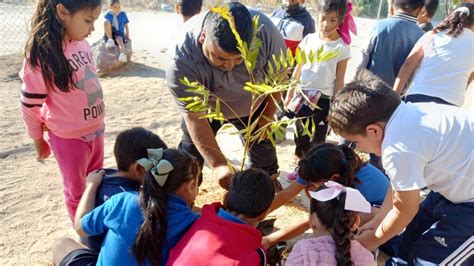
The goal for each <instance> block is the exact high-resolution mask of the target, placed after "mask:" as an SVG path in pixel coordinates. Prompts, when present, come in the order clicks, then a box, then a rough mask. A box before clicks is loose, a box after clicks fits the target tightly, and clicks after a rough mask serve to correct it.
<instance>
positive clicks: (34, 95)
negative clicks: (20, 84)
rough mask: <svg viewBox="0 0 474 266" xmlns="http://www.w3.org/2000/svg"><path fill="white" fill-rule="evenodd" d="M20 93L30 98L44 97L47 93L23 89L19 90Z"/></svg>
mask: <svg viewBox="0 0 474 266" xmlns="http://www.w3.org/2000/svg"><path fill="white" fill-rule="evenodd" d="M21 95H23V97H25V98H30V99H45V98H46V97H47V96H48V94H41V93H28V92H25V91H23V90H21Z"/></svg>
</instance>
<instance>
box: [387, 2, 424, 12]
mask: <svg viewBox="0 0 474 266" xmlns="http://www.w3.org/2000/svg"><path fill="white" fill-rule="evenodd" d="M424 5H425V0H393V7H394V8H396V9H401V10H403V11H404V12H408V13H410V12H413V11H415V10H417V9H419V8H422V7H423V6H424Z"/></svg>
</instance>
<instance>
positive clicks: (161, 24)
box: [0, 12, 472, 265]
mask: <svg viewBox="0 0 474 266" xmlns="http://www.w3.org/2000/svg"><path fill="white" fill-rule="evenodd" d="M129 15H130V20H131V21H133V23H134V24H131V25H132V36H133V38H134V48H135V54H134V58H133V60H134V62H133V63H130V64H128V65H127V66H125V67H124V68H123V69H121V70H119V71H117V72H115V73H113V74H112V75H109V76H107V77H104V78H101V79H100V81H101V84H102V87H103V89H104V95H105V96H104V97H105V102H106V105H107V115H106V126H107V128H106V134H105V162H104V165H105V166H107V167H114V158H113V154H112V147H113V142H114V140H115V137H116V136H117V134H118V133H119V132H120V131H122V130H124V129H128V128H130V127H133V126H142V127H145V128H147V129H150V130H152V131H154V132H155V133H157V134H159V135H160V136H161V137H162V138H163V139H164V140H165V141H166V142H167V143H168V144H169V145H170V146H172V147H173V146H176V145H177V144H178V142H179V140H180V137H181V133H180V130H179V115H178V112H177V110H176V109H175V107H174V104H173V101H172V99H171V96H170V94H169V92H168V89H167V88H166V86H165V80H164V77H165V72H164V70H165V69H166V66H167V64H168V62H169V58H168V57H167V56H166V55H165V54H164V53H162V52H161V51H163V50H164V49H165V48H168V47H169V46H170V39H169V38H167V37H166V36H171V35H172V34H173V32H175V30H176V28H177V25H179V17H177V16H176V15H173V14H170V13H156V12H132V13H130V14H129ZM357 22H358V25H359V31H360V38H359V39H358V40H356V41H355V42H354V43H353V45H352V48H353V60H352V61H351V62H350V64H349V69H348V74H347V80H350V79H351V77H352V75H353V70H354V66H355V65H356V63H357V62H358V60H360V56H359V55H358V53H357V51H358V50H359V49H360V47H361V46H362V45H363V44H364V42H365V41H366V40H367V38H368V36H369V35H368V32H370V28H371V25H372V24H373V21H370V20H362V19H361V20H358V21H357ZM100 23H101V22H100V21H99V22H98V23H97V28H99V27H100ZM150 27H151V28H152V29H153V31H154V32H156V35H155V34H153V35H152V36H151V37H150V33H149V31H150ZM100 36H101V33H100V32H99V31H97V32H96V33H95V34H94V35H93V36H91V38H90V40H91V41H95V40H97V39H98V38H99V37H100ZM155 36H156V37H155ZM21 60H22V59H21V56H20V55H8V56H1V57H0V65H1V66H2V68H1V69H0V84H1V88H2V89H1V90H0V101H1V105H0V106H1V113H0V129H1V130H0V139H1V142H0V199H1V203H0V265H49V264H51V246H52V245H53V243H54V241H55V240H56V239H58V238H59V237H61V236H64V235H68V236H72V237H75V233H74V231H73V230H72V227H71V222H70V221H69V219H68V217H67V214H66V209H65V208H64V200H63V195H62V184H61V177H60V175H59V171H58V168H57V164H56V161H55V160H54V159H53V158H49V159H47V160H45V161H44V162H42V163H40V162H38V161H37V160H36V159H35V155H36V154H35V151H34V148H33V146H32V142H31V140H30V139H29V138H28V136H27V135H26V133H25V129H24V125H23V122H22V120H21V115H20V111H19V100H18V99H19V93H20V85H21V82H20V80H19V78H18V75H17V73H18V71H19V69H20V66H21ZM470 91H471V92H470V93H469V95H470V96H469V97H470V99H472V88H471V89H470ZM468 105H469V108H470V109H469V110H470V111H471V112H472V107H470V106H472V104H471V103H470V101H468ZM219 138H220V142H221V143H229V141H228V140H229V139H232V138H235V136H234V137H232V136H229V135H220V136H219ZM227 148H228V149H229V150H228V151H227V153H229V154H231V157H233V158H235V159H236V160H238V159H240V158H238V157H239V156H238V155H237V154H238V149H239V147H238V146H232V147H227ZM277 151H278V155H279V162H280V167H281V172H282V176H284V175H286V174H287V173H288V172H289V171H291V170H292V169H293V168H294V163H295V159H294V157H293V155H292V154H293V144H292V141H291V140H287V141H284V142H283V143H281V144H280V145H278V147H277ZM204 174H205V181H204V183H203V185H202V186H201V188H200V193H199V196H198V198H197V205H198V206H201V205H203V204H204V203H209V202H213V201H218V200H220V199H221V198H222V195H223V190H222V189H220V188H219V187H218V185H217V182H216V180H215V179H214V177H213V175H212V174H211V173H210V171H209V169H207V168H205V170H204ZM300 198H301V197H300ZM297 201H298V202H299V200H297ZM303 205H304V204H303ZM303 205H302V204H300V203H291V204H288V205H287V206H285V207H283V208H281V209H279V210H277V211H276V212H275V213H274V214H273V215H275V216H276V217H278V220H277V226H283V225H285V224H289V223H291V222H293V221H296V220H298V219H300V218H302V217H306V215H307V214H306V211H305V209H304V207H303Z"/></svg>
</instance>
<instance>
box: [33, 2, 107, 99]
mask: <svg viewBox="0 0 474 266" xmlns="http://www.w3.org/2000/svg"><path fill="white" fill-rule="evenodd" d="M36 2H37V4H36V10H35V12H34V14H33V17H32V20H31V31H30V33H29V35H28V40H27V42H26V45H25V53H24V55H25V58H26V60H27V63H28V64H29V65H30V66H31V68H33V69H35V68H40V70H41V74H42V76H43V80H44V82H45V83H46V87H47V88H48V89H53V85H55V86H56V87H57V88H58V89H59V90H61V91H62V92H69V91H70V90H71V89H72V88H74V87H75V85H74V80H73V78H74V73H73V70H72V67H71V66H70V65H69V62H68V60H67V59H66V56H65V55H64V51H63V41H64V35H65V33H66V32H65V29H64V26H63V25H62V22H61V21H60V20H59V18H58V15H57V14H56V6H57V5H58V4H62V5H64V7H65V8H66V9H67V10H68V11H69V12H70V13H71V14H72V15H74V14H75V13H76V12H78V11H81V10H84V9H94V8H97V7H98V6H100V5H102V1H101V0H87V1H76V0H38V1H36Z"/></svg>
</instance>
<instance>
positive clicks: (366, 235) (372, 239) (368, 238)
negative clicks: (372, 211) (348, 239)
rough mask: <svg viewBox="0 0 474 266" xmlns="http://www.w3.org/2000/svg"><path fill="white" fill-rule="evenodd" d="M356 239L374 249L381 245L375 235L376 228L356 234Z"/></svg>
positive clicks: (367, 247)
mask: <svg viewBox="0 0 474 266" xmlns="http://www.w3.org/2000/svg"><path fill="white" fill-rule="evenodd" d="M355 240H357V241H359V243H360V244H361V245H362V246H364V247H365V248H366V249H368V250H370V251H373V250H375V249H376V248H377V247H378V246H380V245H381V243H380V242H379V239H378V238H377V237H376V236H375V229H366V230H364V231H362V232H360V233H358V234H357V235H356V236H355Z"/></svg>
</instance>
